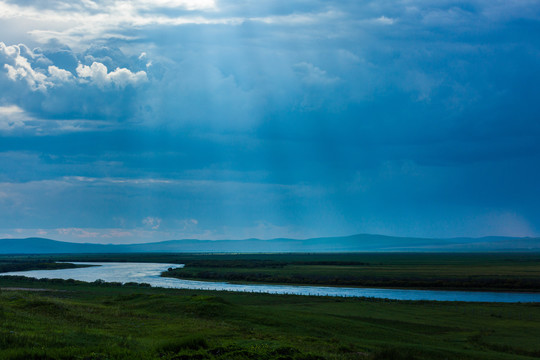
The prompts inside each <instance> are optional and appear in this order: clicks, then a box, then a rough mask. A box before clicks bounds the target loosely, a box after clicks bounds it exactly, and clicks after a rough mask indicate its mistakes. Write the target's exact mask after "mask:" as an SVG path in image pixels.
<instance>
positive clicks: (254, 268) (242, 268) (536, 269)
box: [0, 253, 540, 292]
mask: <svg viewBox="0 0 540 360" xmlns="http://www.w3.org/2000/svg"><path fill="white" fill-rule="evenodd" d="M55 261H79V262H84V261H94V262H103V261H104V262H107V261H119V262H123V261H126V262H160V263H171V264H185V265H186V266H185V268H183V269H175V270H172V271H169V272H166V273H164V274H163V275H164V276H169V277H177V278H184V279H194V280H210V281H229V282H238V283H270V284H272V283H273V284H306V285H330V286H332V285H333V286H359V287H389V288H424V289H457V290H460V289H462V290H484V291H497V290H501V291H533V292H538V291H540V254H539V253H469V254H467V253H465V254H462V253H343V254H152V253H147V254H82V255H81V254H77V255H34V256H32V255H20V256H7V255H6V256H0V271H20V270H31V269H45V268H55V267H65V266H70V265H67V264H57V263H55Z"/></svg>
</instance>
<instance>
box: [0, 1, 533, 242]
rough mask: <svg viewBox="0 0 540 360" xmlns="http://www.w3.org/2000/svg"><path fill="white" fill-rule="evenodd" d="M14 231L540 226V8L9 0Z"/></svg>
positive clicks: (4, 168)
mask: <svg viewBox="0 0 540 360" xmlns="http://www.w3.org/2000/svg"><path fill="white" fill-rule="evenodd" d="M0 29H1V31H0V214H1V216H0V237H26V236H43V237H49V238H54V239H60V240H70V241H76V242H103V243H129V242H144V241H157V240H168V239H181V238H201V239H225V238H227V239H240V238H250V237H258V238H263V239H267V238H273V237H282V236H283V237H296V238H307V237H313V236H332V235H348V234H354V233H379V234H388V235H398V236H428V237H454V236H484V235H510V236H538V235H539V234H540V207H539V206H538V204H539V203H540V166H539V165H540V87H539V83H540V3H538V2H537V1H532V0H519V1H517V0H516V1H503V0H489V1H488V0H475V1H446V0H443V1H425V0H401V1H398V0H394V1H361V2H360V1H347V0H340V1H332V0H330V1H317V0H309V1H306V0H291V1H287V2H281V1H267V0H261V1H246V0H229V1H220V0H200V1H196V0H154V1H150V0H133V1H122V0H69V1H68V0H51V1H42V0H24V1H21V0H17V1H15V0H0Z"/></svg>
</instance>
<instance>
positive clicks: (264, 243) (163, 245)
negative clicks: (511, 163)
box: [0, 234, 540, 254]
mask: <svg viewBox="0 0 540 360" xmlns="http://www.w3.org/2000/svg"><path fill="white" fill-rule="evenodd" d="M379 251H393V252H397V251H403V252H482V251H540V238H528V237H526V238H513V237H482V238H451V239H429V238H405V237H393V236H384V235H369V234H358V235H352V236H343V237H321V238H312V239H305V240H297V239H287V238H279V239H271V240H259V239H246V240H195V239H185V240H169V241H161V242H154V243H143V244H129V245H113V244H107V245H104V244H93V243H72V242H63V241H56V240H51V239H44V238H25V239H0V254H66V253H137V252H165V253H167V252H189V253H272V252H379Z"/></svg>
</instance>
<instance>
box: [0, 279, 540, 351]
mask: <svg viewBox="0 0 540 360" xmlns="http://www.w3.org/2000/svg"><path fill="white" fill-rule="evenodd" d="M0 287H2V288H3V290H1V291H0V323H1V326H0V358H1V359H25V360H26V359H282V360H284V359H312V360H314V359H534V358H539V357H540V343H539V342H538V339H539V338H540V305H538V304H478V303H474V304H473V303H452V302H447V303H445V302H400V301H385V300H373V299H351V298H326V297H305V296H291V295H288V296H286V295H264V294H241V293H227V292H206V291H190V290H174V289H154V288H145V287H138V286H121V285H109V284H87V283H79V282H75V281H64V280H55V281H51V280H49V281H43V280H32V279H24V278H11V277H4V278H1V277H0ZM9 288H10V290H6V289H9ZM13 288H36V289H40V290H41V291H29V290H13ZM44 290H46V291H44Z"/></svg>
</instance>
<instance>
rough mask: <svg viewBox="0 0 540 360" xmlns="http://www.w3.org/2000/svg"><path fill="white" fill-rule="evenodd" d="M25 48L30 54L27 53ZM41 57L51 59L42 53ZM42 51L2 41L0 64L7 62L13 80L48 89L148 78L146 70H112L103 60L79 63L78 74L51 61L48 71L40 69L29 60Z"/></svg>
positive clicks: (109, 84) (130, 82)
mask: <svg viewBox="0 0 540 360" xmlns="http://www.w3.org/2000/svg"><path fill="white" fill-rule="evenodd" d="M23 51H24V52H25V53H26V54H27V55H28V58H27V57H24V56H23V55H22V53H23ZM39 56H41V60H43V61H47V62H50V61H49V60H48V59H46V58H44V57H43V56H42V55H39ZM34 57H36V58H37V57H38V55H36V54H34V53H32V52H31V50H29V49H28V48H27V47H26V46H24V45H11V46H7V45H5V44H4V43H3V42H0V64H1V63H4V68H5V70H6V73H5V74H6V75H7V77H8V79H9V80H11V81H13V82H17V81H24V82H26V83H27V84H28V86H29V88H30V89H31V90H32V91H41V92H45V91H46V90H47V89H48V88H51V87H53V86H60V85H64V84H66V83H71V82H73V81H75V80H76V81H77V82H78V83H88V82H90V83H92V84H94V85H96V86H98V87H100V88H102V89H103V88H110V87H117V88H121V89H122V88H125V87H126V86H128V85H133V86H136V85H139V84H141V83H144V82H146V81H147V80H148V78H147V75H146V72H145V71H142V70H141V71H138V72H132V71H131V70H129V69H127V68H120V67H117V68H116V69H115V70H114V71H111V72H109V71H108V69H107V66H105V65H104V64H102V63H100V62H93V63H92V65H90V66H88V65H83V64H80V63H79V66H77V69H76V72H77V75H78V77H77V78H76V77H75V76H74V75H73V74H72V73H71V72H69V71H67V70H65V69H61V68H59V67H57V66H55V65H49V66H48V68H47V73H45V72H44V71H43V70H40V69H34V68H33V67H32V65H31V63H30V61H29V59H32V60H33V58H34Z"/></svg>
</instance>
